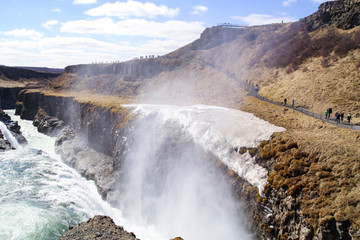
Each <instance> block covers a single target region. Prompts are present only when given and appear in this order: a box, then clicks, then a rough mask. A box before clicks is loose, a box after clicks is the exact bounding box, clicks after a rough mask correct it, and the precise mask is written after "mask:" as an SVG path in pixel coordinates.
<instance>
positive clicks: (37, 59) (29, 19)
mask: <svg viewBox="0 0 360 240" xmlns="http://www.w3.org/2000/svg"><path fill="white" fill-rule="evenodd" d="M1 1H2V3H1V8H0V16H1V21H0V65H7V66H34V67H51V68H64V67H66V66H68V65H74V64H87V63H110V62H118V61H126V60H131V59H133V58H138V57H140V56H148V55H155V56H159V55H160V56H161V55H164V54H167V53H169V52H171V51H174V50H176V49H178V48H180V47H182V46H184V45H186V44H188V43H191V42H192V41H194V40H196V39H198V38H199V37H200V34H201V33H202V32H203V31H204V30H205V28H209V27H213V26H216V25H218V24H221V23H231V24H240V25H245V26H253V25H263V24H271V23H279V22H282V21H283V22H293V21H297V20H299V19H300V18H303V17H306V16H308V15H310V14H312V13H314V12H316V11H317V9H318V7H319V5H320V4H321V3H322V2H325V1H323V0H272V1H270V0H252V1H245V0H191V1H190V0H180V1H175V0H167V1H165V0H145V1H143V0H33V1H29V0H1Z"/></svg>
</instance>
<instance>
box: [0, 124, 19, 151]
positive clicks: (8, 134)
mask: <svg viewBox="0 0 360 240" xmlns="http://www.w3.org/2000/svg"><path fill="white" fill-rule="evenodd" d="M0 130H1V132H2V133H3V135H4V137H5V139H6V140H8V141H9V142H10V144H11V146H12V147H13V148H15V149H19V148H21V146H20V144H19V143H18V142H17V140H16V138H15V137H14V136H13V135H12V134H11V132H10V130H9V129H8V128H7V127H6V125H5V124H4V123H3V122H1V121H0Z"/></svg>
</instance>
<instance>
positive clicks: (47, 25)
mask: <svg viewBox="0 0 360 240" xmlns="http://www.w3.org/2000/svg"><path fill="white" fill-rule="evenodd" d="M58 23H59V21H58V20H54V19H53V20H48V21H46V22H45V23H43V24H41V26H43V27H44V28H47V29H51V28H52V26H55V25H57V24H58Z"/></svg>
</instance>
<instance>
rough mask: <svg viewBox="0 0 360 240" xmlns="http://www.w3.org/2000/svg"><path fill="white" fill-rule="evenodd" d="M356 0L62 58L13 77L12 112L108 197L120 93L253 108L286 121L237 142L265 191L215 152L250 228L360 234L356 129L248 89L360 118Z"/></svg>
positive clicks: (269, 232)
mask: <svg viewBox="0 0 360 240" xmlns="http://www.w3.org/2000/svg"><path fill="white" fill-rule="evenodd" d="M349 6H351V7H349ZM354 9H355V10H356V9H360V6H359V2H358V1H334V2H328V3H323V4H321V5H320V7H319V11H318V12H317V13H315V14H314V15H311V16H309V17H307V18H304V19H302V20H300V21H299V22H296V23H287V24H270V25H264V26H254V27H245V28H239V29H231V28H224V27H213V28H209V29H206V30H205V31H204V32H203V34H202V35H201V37H200V39H198V40H196V41H195V42H193V43H190V44H189V45H187V46H184V47H183V48H180V49H178V50H177V51H174V52H172V53H169V54H167V55H165V56H161V57H157V58H152V59H135V60H131V61H128V62H124V63H114V64H90V65H75V66H69V67H67V68H66V69H65V72H64V73H63V74H62V75H61V76H59V77H57V78H56V79H55V80H52V81H51V83H49V84H48V83H47V84H46V85H44V86H42V88H39V89H24V90H21V89H22V88H21V89H20V88H15V86H13V87H11V88H12V89H14V90H12V91H14V93H12V96H16V100H17V103H16V113H17V114H19V115H21V117H22V118H24V119H29V120H34V119H36V121H35V122H36V124H37V126H38V128H39V130H40V129H41V130H40V131H43V132H45V133H47V134H50V135H51V134H52V135H56V136H58V140H57V143H56V145H57V147H56V148H57V151H58V153H59V154H60V155H61V156H62V158H63V160H64V161H65V162H66V163H67V164H69V165H71V166H73V167H74V168H75V169H77V170H78V171H79V172H80V173H81V174H82V175H83V176H85V177H86V178H88V179H92V180H94V181H95V183H96V184H97V186H98V189H99V192H100V193H101V195H102V197H103V198H104V199H106V200H108V201H109V202H110V203H112V204H116V200H115V199H114V198H113V196H114V194H117V193H116V189H117V188H116V187H115V186H116V184H115V179H116V176H115V173H116V171H119V170H121V168H122V161H123V159H122V156H123V154H124V151H126V150H127V146H126V143H127V142H126V141H125V140H124V138H123V136H127V135H128V133H129V132H130V131H131V129H132V127H133V126H134V125H135V124H136V123H137V121H139V120H138V117H137V115H136V114H134V113H133V111H132V109H129V108H126V107H124V106H122V105H124V104H130V103H131V104H136V103H148V104H168V105H170V104H176V105H180V106H188V105H193V104H207V105H216V106H222V107H227V108H233V109H239V110H244V111H247V112H250V113H253V114H254V115H255V116H257V117H259V118H262V119H265V120H267V121H268V122H270V123H272V124H275V125H276V126H281V127H283V128H285V129H286V131H284V132H277V133H274V134H273V135H272V137H271V138H270V139H269V140H267V141H262V142H261V143H259V145H258V146H256V147H254V148H242V149H236V151H237V152H239V154H240V152H242V153H248V154H252V155H253V157H255V159H256V163H257V164H258V165H259V166H262V167H263V168H265V169H266V170H267V171H268V172H269V175H268V178H267V185H266V186H265V188H264V191H263V192H262V193H260V192H259V189H258V188H256V187H254V186H253V185H252V184H250V183H249V182H248V181H247V180H246V179H243V178H241V177H239V176H238V174H237V173H236V172H234V171H232V170H231V169H229V168H228V167H227V166H225V165H224V164H223V163H221V162H217V161H215V160H214V161H215V166H216V168H217V169H218V170H219V171H221V172H223V173H224V174H225V175H226V176H227V177H226V181H227V182H228V185H229V186H231V189H232V193H233V195H234V196H235V198H236V199H237V200H238V202H241V203H242V204H243V214H244V216H245V221H244V222H245V225H246V228H247V229H248V230H249V231H250V232H251V233H253V234H254V235H255V237H256V238H258V239H267V238H269V239H359V236H360V232H359V229H360V217H359V216H360V210H359V206H360V205H359V202H360V200H359V199H360V198H359V195H358V192H359V188H358V186H357V183H358V182H359V177H360V174H359V171H360V165H359V163H358V161H357V160H358V157H359V156H360V152H359V151H360V150H359V149H358V147H357V146H358V145H359V143H360V134H359V133H358V132H357V131H352V130H349V129H339V128H338V127H336V126H330V125H329V124H327V123H326V122H322V121H320V120H315V119H312V118H311V117H309V116H304V115H302V114H300V113H298V112H295V111H292V110H291V109H288V108H286V106H275V105H271V104H270V103H266V102H262V101H260V100H259V99H256V98H254V97H252V96H249V95H251V94H250V93H251V91H252V90H253V86H255V85H258V86H259V88H260V89H259V94H260V95H262V96H265V97H267V98H269V99H272V100H275V101H282V100H283V98H285V97H287V98H288V99H292V98H294V99H295V102H296V104H297V105H298V106H301V107H304V108H307V109H309V110H311V111H314V112H317V113H320V114H321V113H323V111H324V110H325V109H327V108H328V107H329V106H331V107H332V108H334V109H335V111H344V112H351V113H352V115H353V122H354V123H355V124H359V120H360V109H359V106H358V102H359V92H360V75H359V74H360V73H359V72H358V71H357V68H358V66H359V62H360V60H359V59H360V46H359V41H358V39H359V36H360V28H359V27H358V25H359V21H358V19H359V17H358V15H356V13H358V12H359V11H355V10H354ZM329 16H331V17H330V18H329ZM329 19H331V21H328V20H329ZM344 22H346V23H348V24H344ZM18 87H20V86H18ZM24 88H25V87H24ZM20 90H21V91H20ZM1 91H2V93H3V91H7V90H5V88H2V90H1ZM18 92H19V93H18ZM15 93H16V94H15ZM17 93H18V95H17ZM7 95H8V94H5V92H4V96H7ZM2 96H3V94H2ZM2 99H3V98H2ZM4 99H9V98H8V97H4ZM14 99H15V98H13V97H12V98H11V99H10V104H9V106H14ZM2 101H3V100H2ZM64 126H67V127H65V128H64ZM174 144H176V143H174ZM230 150H231V149H229V151H230Z"/></svg>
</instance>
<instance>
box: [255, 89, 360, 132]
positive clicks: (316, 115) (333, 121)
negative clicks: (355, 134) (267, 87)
mask: <svg viewBox="0 0 360 240" xmlns="http://www.w3.org/2000/svg"><path fill="white" fill-rule="evenodd" d="M249 95H251V96H254V97H257V98H259V99H261V100H263V101H266V102H269V103H272V104H276V105H279V106H284V107H286V108H291V109H293V110H295V111H299V112H301V113H304V114H306V115H308V116H311V117H314V118H317V119H320V120H322V121H324V122H327V123H330V124H333V125H336V126H339V127H343V128H349V129H354V130H360V126H359V125H356V124H352V123H348V122H346V121H343V123H339V122H337V121H336V118H334V117H328V118H326V117H325V115H324V114H319V113H314V112H311V111H309V110H307V109H305V108H302V107H297V106H292V105H284V104H283V103H281V102H276V101H273V100H270V99H267V98H265V97H263V96H260V95H259V94H258V93H257V92H256V91H255V90H253V91H252V92H251V93H250V94H249Z"/></svg>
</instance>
